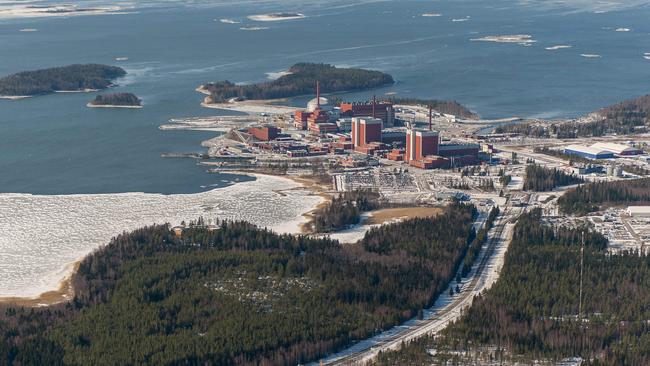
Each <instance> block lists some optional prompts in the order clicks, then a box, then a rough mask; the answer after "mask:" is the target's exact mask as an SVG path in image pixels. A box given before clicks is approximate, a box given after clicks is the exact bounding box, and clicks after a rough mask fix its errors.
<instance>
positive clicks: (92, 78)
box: [0, 64, 126, 96]
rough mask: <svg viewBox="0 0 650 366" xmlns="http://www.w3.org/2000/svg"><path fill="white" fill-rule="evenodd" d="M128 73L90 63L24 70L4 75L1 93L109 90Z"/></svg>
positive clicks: (28, 94)
mask: <svg viewBox="0 0 650 366" xmlns="http://www.w3.org/2000/svg"><path fill="white" fill-rule="evenodd" d="M124 75H126V71H124V69H122V68H121V67H116V66H108V65H99V64H86V65H69V66H63V67H53V68H50V69H42V70H34V71H23V72H19V73H16V74H13V75H9V76H5V77H3V78H0V95H9V96H31V95H39V94H48V93H54V92H56V91H80V90H85V89H97V90H99V89H105V88H108V87H109V86H110V85H111V81H112V80H113V79H116V78H118V77H121V76H124Z"/></svg>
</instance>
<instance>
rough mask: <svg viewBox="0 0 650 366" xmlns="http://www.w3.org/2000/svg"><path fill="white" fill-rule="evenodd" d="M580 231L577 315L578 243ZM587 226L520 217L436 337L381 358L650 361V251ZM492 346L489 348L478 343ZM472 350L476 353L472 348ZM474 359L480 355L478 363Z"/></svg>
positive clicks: (390, 361)
mask: <svg viewBox="0 0 650 366" xmlns="http://www.w3.org/2000/svg"><path fill="white" fill-rule="evenodd" d="M583 233H584V234H585V251H584V285H583V288H584V296H583V307H582V314H581V315H582V317H581V318H580V316H579V295H578V294H579V278H580V246H581V237H582V234H583ZM605 248H606V239H605V238H604V237H602V236H601V235H600V234H597V233H594V232H589V231H587V230H586V229H567V228H562V227H560V228H555V229H554V228H552V227H551V226H547V225H545V224H544V223H543V222H542V220H541V211H540V210H539V209H535V210H533V211H531V212H530V213H527V214H524V215H523V216H522V217H520V219H519V221H518V223H517V225H516V227H515V231H514V237H513V240H512V243H511V244H510V248H509V250H508V252H507V254H506V258H505V264H504V267H503V269H502V271H501V276H500V277H499V280H498V281H497V282H496V283H495V285H494V286H493V287H492V288H491V289H490V290H488V291H487V292H486V293H484V294H482V295H480V296H478V297H477V298H476V299H475V301H474V303H473V304H472V306H471V307H470V308H469V310H468V311H467V313H466V314H464V315H463V317H462V318H461V319H460V320H459V321H458V322H457V323H455V324H453V325H452V326H450V327H449V328H448V329H447V330H446V331H445V333H444V334H443V337H442V338H439V339H436V340H433V339H427V338H424V339H422V340H419V341H417V342H414V343H413V344H411V345H409V346H408V347H406V348H405V349H404V350H403V351H401V352H397V353H390V354H385V355H382V357H381V359H380V361H379V362H378V363H379V364H381V365H398V364H400V365H404V364H414V365H418V364H422V365H424V364H427V365H428V364H431V362H432V360H433V359H432V357H430V356H429V355H428V354H427V353H426V350H427V349H437V350H438V352H439V354H438V356H437V358H436V362H443V361H444V360H448V359H451V360H454V359H457V358H458V357H459V356H458V355H457V354H456V355H454V354H453V353H450V352H449V351H453V350H458V349H473V350H476V351H477V352H482V353H483V354H482V355H481V356H482V357H484V358H483V359H484V360H496V361H498V360H500V359H509V358H511V357H513V358H516V359H518V360H522V359H523V360H524V361H523V362H524V363H526V361H525V360H528V362H530V361H531V360H533V359H556V360H557V359H562V358H565V357H574V356H579V357H582V358H583V359H584V360H585V361H584V363H583V364H587V365H647V364H650V325H649V324H648V323H647V319H649V318H650V308H649V307H648V306H647V304H648V303H649V302H650V291H648V288H650V257H647V256H639V255H638V254H637V253H624V254H617V255H614V254H610V253H608V252H607V251H606V250H605ZM481 346H492V347H496V349H495V348H482V349H481V348H480V347H481ZM475 357H476V354H475ZM479 363H480V362H479Z"/></svg>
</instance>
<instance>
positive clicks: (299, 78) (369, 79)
mask: <svg viewBox="0 0 650 366" xmlns="http://www.w3.org/2000/svg"><path fill="white" fill-rule="evenodd" d="M289 72H290V74H288V75H284V76H282V77H280V78H278V79H276V80H273V81H268V82H263V83H258V84H250V85H236V84H234V83H232V82H230V81H228V80H224V81H219V82H215V83H209V84H206V85H204V86H203V88H204V89H206V90H207V91H209V92H210V100H211V102H213V103H220V102H224V101H227V100H229V99H232V98H241V99H275V98H289V97H296V96H300V95H308V94H314V93H315V89H316V82H317V81H319V82H320V89H321V92H322V93H333V92H341V91H355V90H364V89H371V88H377V87H380V86H385V85H389V84H392V83H394V80H393V77H392V76H390V75H388V74H384V73H382V72H379V71H372V70H364V69H346V68H337V67H335V66H332V65H328V64H313V63H298V64H295V65H293V66H291V67H290V68H289Z"/></svg>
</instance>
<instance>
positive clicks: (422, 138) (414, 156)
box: [404, 129, 440, 162]
mask: <svg viewBox="0 0 650 366" xmlns="http://www.w3.org/2000/svg"><path fill="white" fill-rule="evenodd" d="M439 144H440V136H439V135H438V132H437V131H426V130H414V129H409V130H407V131H406V155H405V159H404V160H405V161H407V162H410V161H412V160H422V159H424V158H425V157H427V156H431V155H438V146H439Z"/></svg>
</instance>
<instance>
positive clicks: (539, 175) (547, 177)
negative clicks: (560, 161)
mask: <svg viewBox="0 0 650 366" xmlns="http://www.w3.org/2000/svg"><path fill="white" fill-rule="evenodd" d="M579 183H584V180H583V179H582V178H580V177H578V176H576V175H573V174H566V173H565V172H563V171H561V170H558V169H555V168H553V169H549V168H546V167H544V166H541V165H538V164H530V165H528V166H526V179H525V180H524V190H526V191H537V192H547V191H552V190H553V189H554V188H557V187H561V186H568V185H572V184H579Z"/></svg>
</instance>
